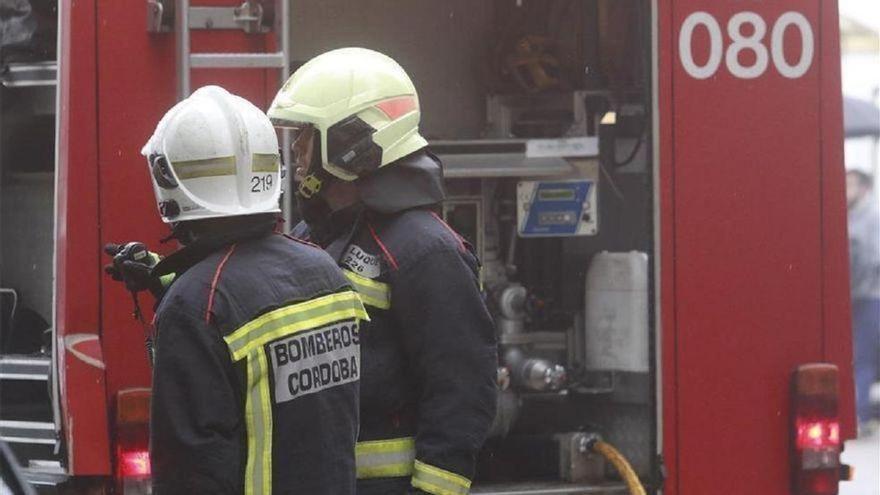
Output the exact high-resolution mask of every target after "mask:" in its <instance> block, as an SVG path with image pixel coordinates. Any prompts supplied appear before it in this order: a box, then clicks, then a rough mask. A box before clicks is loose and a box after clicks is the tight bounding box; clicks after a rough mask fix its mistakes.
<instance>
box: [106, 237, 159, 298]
mask: <svg viewBox="0 0 880 495" xmlns="http://www.w3.org/2000/svg"><path fill="white" fill-rule="evenodd" d="M104 252H105V253H106V254H108V255H110V256H113V263H112V264H109V265H106V266H104V271H105V272H106V273H107V274H108V275H110V276H111V277H112V278H113V280H116V281H117V282H123V283H125V288H126V289H127V290H129V291H131V292H135V293H136V292H141V291H144V290H149V291H151V292H154V293H155V292H156V291H157V290H161V285H162V284H161V283H160V282H159V280H158V279H156V278H155V277H153V276H152V275H151V272H150V271H151V270H152V268H153V267H154V266H156V263H158V262H159V256H158V255H157V254H155V253H151V252H150V251H148V250H147V247H146V246H145V245H144V244H143V243H141V242H129V243H126V244H107V245H106V246H104Z"/></svg>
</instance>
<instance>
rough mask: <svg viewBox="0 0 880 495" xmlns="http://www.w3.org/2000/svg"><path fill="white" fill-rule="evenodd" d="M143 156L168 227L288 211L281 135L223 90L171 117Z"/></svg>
mask: <svg viewBox="0 0 880 495" xmlns="http://www.w3.org/2000/svg"><path fill="white" fill-rule="evenodd" d="M141 154H142V155H144V156H145V157H147V165H148V166H149V169H150V175H151V177H152V178H153V190H154V192H155V194H156V201H157V202H158V205H159V213H160V214H161V215H162V221H164V222H166V223H171V222H181V221H187V220H198V219H203V218H218V217H231V216H239V215H252V214H255V213H278V212H280V211H281V210H280V208H279V204H278V199H279V197H280V195H281V180H280V173H281V160H280V157H279V154H278V137H277V136H276V134H275V129H274V128H273V127H272V124H271V123H270V122H269V119H268V117H266V115H265V114H264V113H263V112H261V111H260V109H258V108H257V107H255V106H254V105H252V104H251V103H250V102H248V101H247V100H245V99H244V98H240V97H238V96H235V95H232V94H230V93H229V92H228V91H226V90H225V89H223V88H221V87H218V86H205V87H203V88H200V89H198V90H197V91H195V92H194V93H193V94H192V95H190V97H189V98H187V99H185V100H183V101H181V102H180V103H178V104H177V105H175V106H174V107H173V108H172V109H171V110H169V111H168V113H166V114H165V116H164V117H162V120H161V121H159V125H158V126H156V130H155V132H153V136H152V137H151V138H150V140H149V141H147V144H146V145H144V147H143V149H142V150H141Z"/></svg>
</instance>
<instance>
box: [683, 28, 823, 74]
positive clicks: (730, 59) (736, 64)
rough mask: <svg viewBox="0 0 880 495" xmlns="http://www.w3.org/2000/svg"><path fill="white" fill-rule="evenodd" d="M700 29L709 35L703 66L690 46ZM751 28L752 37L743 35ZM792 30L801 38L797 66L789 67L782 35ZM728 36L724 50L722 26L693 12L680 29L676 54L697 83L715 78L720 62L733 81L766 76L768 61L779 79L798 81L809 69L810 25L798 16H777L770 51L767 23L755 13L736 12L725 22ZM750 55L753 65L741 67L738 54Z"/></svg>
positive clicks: (810, 62) (812, 41)
mask: <svg viewBox="0 0 880 495" xmlns="http://www.w3.org/2000/svg"><path fill="white" fill-rule="evenodd" d="M699 26H702V27H703V28H705V29H706V31H708V33H709V59H708V60H707V61H706V63H704V64H703V65H699V64H697V62H696V61H695V60H694V56H693V51H692V46H693V36H694V31H695V30H696V29H697V27H699ZM745 26H750V27H751V29H750V30H749V31H750V33H751V34H748V35H746V34H743V31H744V29H743V28H744V27H745ZM789 27H794V28H795V29H797V30H798V31H799V32H800V35H801V54H800V58H799V59H798V61H797V63H796V64H794V65H792V64H789V63H788V60H786V59H785V31H786V30H787V29H788V28H789ZM727 35H728V36H729V37H730V40H731V43H730V45H728V46H727V50H726V51H725V50H724V46H723V45H724V40H723V38H722V36H721V26H720V25H719V24H718V21H717V20H716V19H715V17H714V16H712V14H709V13H708V12H694V13H693V14H691V15H689V16H688V17H687V19H685V20H684V22H683V23H682V25H681V32H680V33H679V35H678V53H679V57H680V59H681V65H682V66H683V67H684V70H685V71H686V72H687V73H688V74H690V75H691V77H694V78H696V79H708V78H710V77H712V76H714V75H715V73H716V72H717V71H718V68H719V67H720V66H721V62H722V59H723V60H724V64H725V65H726V66H727V70H728V71H730V73H731V74H733V75H734V76H735V77H738V78H740V79H754V78H756V77H760V76H761V75H762V74H764V72H766V70H767V67H768V65H769V64H770V61H771V60H772V61H773V65H774V66H775V67H776V70H777V71H778V72H779V74H780V75H782V76H783V77H786V78H788V79H797V78H799V77H801V76H803V75H804V74H806V73H807V71H808V70H809V69H810V65H812V63H813V53H814V51H815V47H814V44H813V43H814V37H813V28H812V27H811V26H810V21H808V20H807V18H806V17H804V15H803V14H801V13H799V12H786V13H784V14H782V15H781V16H779V19H777V20H776V23H775V24H773V30H772V31H771V33H770V49H769V50H768V49H767V47H766V46H765V45H764V37H765V36H766V35H767V23H766V22H765V21H764V18H763V17H761V16H760V15H759V14H756V13H755V12H739V13H738V14H735V15H734V16H733V17H731V18H730V20H729V21H728V22H727ZM743 51H751V52H752V53H754V54H755V59H754V62H752V63H751V64H750V65H743V64H742V63H740V61H739V56H740V53H742V52H743Z"/></svg>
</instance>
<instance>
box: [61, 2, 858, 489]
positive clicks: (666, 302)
mask: <svg viewBox="0 0 880 495" xmlns="http://www.w3.org/2000/svg"><path fill="white" fill-rule="evenodd" d="M214 3H215V4H216V3H224V4H227V5H233V4H236V3H237V2H235V1H227V2H214ZM651 10H652V12H653V15H654V17H653V21H652V28H653V30H654V31H653V36H652V38H653V47H652V48H651V50H652V54H651V56H652V57H653V59H654V68H653V81H654V91H653V94H654V106H655V112H654V122H653V137H654V143H653V144H654V146H653V153H654V162H655V165H654V166H655V171H654V180H655V184H654V188H655V197H654V201H655V229H656V236H655V253H654V255H655V256H656V258H655V259H656V266H655V289H656V290H655V292H654V298H655V302H656V309H655V312H656V315H657V335H658V337H657V346H656V347H657V349H656V356H657V361H656V363H657V366H656V368H657V369H656V377H657V423H658V431H657V444H658V453H659V454H660V455H662V459H663V463H664V464H665V468H666V479H665V482H664V486H663V493H667V494H683V495H698V494H705V493H719V492H723V493H726V494H731V495H732V494H755V493H786V492H787V490H789V478H790V465H789V457H790V451H789V450H790V440H789V434H790V425H791V419H790V410H789V403H790V397H789V395H790V393H789V390H790V379H791V373H792V371H793V370H794V369H795V368H796V367H797V366H798V365H801V364H804V363H810V362H827V363H832V364H836V365H837V366H838V367H839V369H840V383H841V394H840V412H841V414H840V417H841V428H842V436H843V437H845V438H851V437H853V436H854V433H855V431H854V413H853V410H854V406H853V391H852V377H851V340H852V339H851V333H850V314H849V296H848V275H847V273H848V263H847V252H846V250H847V238H846V218H845V214H846V204H845V197H844V168H843V157H842V153H843V151H842V150H843V147H842V140H843V137H842V114H841V101H842V99H841V90H840V56H839V47H838V39H839V35H838V14H837V9H836V2H834V1H824V0H813V1H810V2H803V1H792V0H768V1H764V2H749V3H744V2H740V1H734V0H723V1H714V0H713V1H708V0H657V1H654V2H651ZM744 10H748V11H750V12H751V13H752V15H754V16H756V17H749V18H747V19H746V20H749V21H750V22H751V21H754V20H755V19H763V22H764V23H765V29H766V34H765V35H764V36H763V41H762V42H761V43H763V44H762V46H764V47H765V48H764V49H763V50H761V49H760V48H758V49H756V50H752V49H749V48H746V49H744V50H743V51H744V53H739V54H736V53H734V55H733V60H728V59H730V58H731V57H730V56H729V53H730V50H729V48H728V47H729V46H730V45H731V44H734V43H736V42H737V41H736V40H735V39H733V38H732V37H731V36H730V35H729V32H728V24H729V23H730V22H731V19H733V18H734V17H735V16H736V15H737V14H739V13H741V12H742V11H744ZM701 12H702V13H703V14H705V15H703V14H700V16H698V17H697V18H692V16H693V15H694V14H695V13H701ZM787 12H796V13H799V14H800V15H802V16H803V18H804V19H806V21H807V22H808V24H809V27H810V28H811V30H812V35H813V39H812V41H811V43H812V44H811V45H810V47H811V48H813V47H814V53H812V55H811V59H810V60H811V62H810V64H809V66H808V67H806V68H805V69H803V70H800V69H802V67H797V66H798V63H799V62H800V60H799V58H801V57H803V56H804V50H805V49H806V48H804V46H805V45H804V44H802V41H804V40H803V38H802V37H801V36H799V35H798V33H799V32H798V26H799V25H798V24H797V23H795V22H794V21H792V22H791V24H790V25H788V26H787V29H782V28H780V29H781V30H782V32H783V33H782V35H780V39H781V40H782V47H781V48H778V49H776V48H774V47H775V45H773V44H772V42H773V35H772V31H773V28H774V26H775V23H777V22H778V20H779V19H780V18H782V19H783V20H785V19H792V18H791V17H788V18H785V17H783V15H784V14H786V13H787ZM60 18H61V22H60V26H61V29H60V38H61V41H60V47H61V51H60V53H59V59H60V69H59V75H60V79H59V97H60V100H59V106H58V114H59V143H58V169H57V173H58V182H57V184H58V186H57V187H58V189H57V224H56V229H57V246H56V263H57V265H56V266H57V268H56V280H57V283H56V287H57V288H56V314H57V317H56V319H57V321H56V343H57V349H58V364H59V366H58V369H59V379H60V397H61V406H62V413H63V414H62V420H63V421H62V431H63V432H64V440H65V443H66V449H67V455H68V459H67V465H68V470H69V472H70V474H71V475H73V476H112V474H113V473H114V462H115V461H114V457H113V445H114V426H113V424H114V423H113V417H114V414H115V409H114V404H115V401H116V397H117V394H118V393H119V392H120V391H122V390H126V389H132V388H142V387H149V386H150V369H149V366H148V363H147V361H146V356H145V353H144V350H143V333H142V330H141V328H140V325H139V324H138V323H137V322H136V321H134V320H133V318H132V316H131V305H130V304H129V301H130V296H129V295H128V294H127V293H126V292H125V291H124V288H123V287H122V285H121V284H118V283H115V282H112V281H110V280H109V279H108V278H107V277H105V276H104V275H103V274H102V266H103V264H104V263H106V262H107V260H106V258H105V257H104V256H103V255H102V254H101V247H102V246H103V244H104V243H108V242H119V241H122V240H127V239H139V240H143V241H146V242H148V243H150V244H153V245H155V244H156V243H157V241H158V239H160V238H162V237H163V236H164V235H166V232H167V229H166V227H165V226H164V225H163V224H162V223H161V222H160V220H159V216H158V215H157V214H156V211H155V204H154V199H153V196H152V190H151V188H150V187H149V176H148V173H147V168H146V167H145V166H144V160H143V158H142V157H141V156H140V147H141V146H142V145H143V143H144V142H145V140H146V139H147V137H148V136H149V135H150V133H151V132H152V130H153V128H154V126H155V124H156V123H157V122H158V120H159V118H160V117H161V116H162V115H163V114H164V112H165V111H166V110H167V109H168V108H170V107H171V106H172V105H173V104H174V103H175V101H176V88H175V83H174V81H175V76H174V74H175V71H176V67H175V62H174V45H175V40H174V36H173V35H172V34H165V35H156V34H150V33H148V32H147V31H146V29H145V22H146V21H145V9H144V6H143V4H142V2H128V1H126V2H120V1H116V0H113V1H110V0H106V1H105V0H76V1H74V0H63V1H62V2H61V9H60ZM688 19H691V22H693V21H694V19H696V20H697V21H700V22H699V23H697V25H696V27H694V28H693V31H692V33H691V34H692V35H691V36H690V38H689V39H686V40H685V41H687V42H689V48H688V49H687V51H689V52H690V53H683V47H684V44H683V42H682V38H683V36H682V30H683V29H682V26H683V25H685V24H686V23H687V22H688ZM707 19H709V20H707ZM711 19H714V20H715V21H716V22H717V25H718V26H720V30H721V36H720V40H713V39H712V36H711V34H710V33H711V27H707V26H709V24H711ZM753 27H754V25H753V26H752V28H753ZM752 28H745V29H744V30H743V33H744V34H743V36H745V37H748V36H749V32H748V31H749V29H752ZM685 38H687V37H685ZM270 39H271V36H269V35H266V36H252V35H245V34H244V33H240V32H224V33H203V32H196V33H194V34H193V39H192V43H193V47H194V51H251V52H253V51H264V50H266V49H267V48H271V47H270V46H268V45H271V42H270V41H269V40H270ZM719 42H720V45H719V46H718V47H717V48H716V47H715V44H717V43H719ZM774 50H776V51H777V52H781V53H782V61H781V62H780V59H779V53H774ZM719 51H720V52H726V53H725V56H722V57H721V59H720V60H719V61H718V62H717V67H716V68H715V70H714V72H712V73H711V74H708V73H709V72H711V71H710V70H709V69H711V68H712V65H713V61H714V60H713V57H716V54H717V53H718V52H719ZM758 52H760V53H764V56H766V57H767V58H768V60H767V66H766V68H765V69H764V70H763V71H760V73H759V74H757V75H756V74H755V73H754V72H758V71H753V72H749V71H748V70H746V71H743V70H739V69H737V65H741V66H743V67H745V68H746V69H748V68H749V67H752V66H754V65H755V64H756V63H759V62H760V60H759V59H760V58H761V57H762V55H761V54H760V53H758ZM683 56H686V57H689V59H688V60H685V62H682V60H683V58H682V57H683ZM688 61H690V62H692V63H691V64H690V65H688V64H687V62H688ZM731 66H733V69H731V68H730V67H731ZM780 66H781V67H782V68H781V69H779V67H780ZM792 67H793V68H792ZM695 69H696V70H695ZM786 71H787V75H786V74H783V72H786ZM737 73H738V74H737ZM743 75H745V76H746V77H742V76H743ZM792 75H797V77H791V76H792ZM276 81H277V74H276V73H275V72H274V71H270V70H242V69H236V70H222V71H221V70H196V71H194V72H193V87H198V86H200V85H202V84H207V83H214V84H220V85H222V86H224V87H226V88H227V89H229V90H230V91H232V92H234V93H238V94H241V95H243V96H245V97H247V98H248V99H250V100H251V101H253V102H254V103H255V104H257V105H258V106H260V107H263V108H265V107H266V106H267V105H268V103H269V102H270V101H271V98H272V96H273V95H274V92H275V90H276V88H277V82H276ZM168 249H171V248H170V247H168V248H166V249H165V250H166V251H167V250H168ZM141 299H142V301H141V302H142V305H143V306H144V307H145V308H148V307H149V306H150V305H151V304H150V302H148V301H147V298H146V297H144V296H142V297H141ZM148 316H149V315H148Z"/></svg>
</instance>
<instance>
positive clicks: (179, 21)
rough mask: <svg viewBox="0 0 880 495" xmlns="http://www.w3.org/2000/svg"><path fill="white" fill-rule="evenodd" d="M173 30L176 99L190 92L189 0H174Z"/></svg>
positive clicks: (184, 96)
mask: <svg viewBox="0 0 880 495" xmlns="http://www.w3.org/2000/svg"><path fill="white" fill-rule="evenodd" d="M176 1H177V3H176V6H175V10H174V31H175V33H174V34H175V37H176V38H177V39H176V41H177V50H176V53H177V99H178V101H180V100H182V99H184V98H186V97H187V96H189V93H190V58H189V55H190V47H189V0H176Z"/></svg>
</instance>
